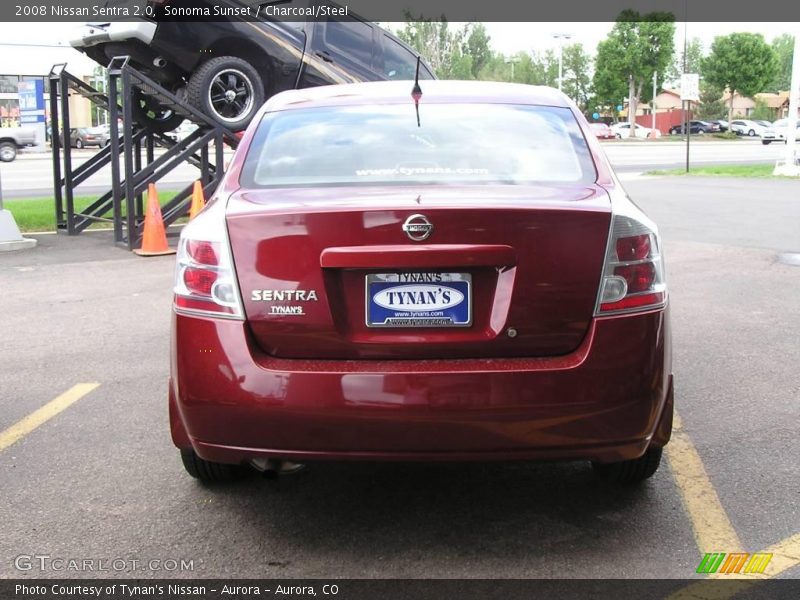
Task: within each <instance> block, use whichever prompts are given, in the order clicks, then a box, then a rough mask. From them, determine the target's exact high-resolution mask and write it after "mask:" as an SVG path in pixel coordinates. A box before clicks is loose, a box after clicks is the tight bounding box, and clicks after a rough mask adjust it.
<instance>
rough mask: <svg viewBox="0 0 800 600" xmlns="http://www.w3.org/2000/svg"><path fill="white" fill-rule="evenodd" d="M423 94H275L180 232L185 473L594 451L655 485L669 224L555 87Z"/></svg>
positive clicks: (621, 471)
mask: <svg viewBox="0 0 800 600" xmlns="http://www.w3.org/2000/svg"><path fill="white" fill-rule="evenodd" d="M413 85H414V84H413V82H385V83H384V82H382V83H363V84H354V85H339V86H329V87H321V88H316V89H308V90H295V91H289V92H284V93H281V94H278V95H277V96H275V97H273V98H272V99H270V100H269V101H268V102H267V104H266V105H265V106H264V107H263V108H262V110H261V113H260V114H259V115H258V116H257V118H256V119H254V120H253V122H252V123H251V125H250V127H249V128H248V130H247V132H246V134H245V135H244V138H243V139H242V143H241V145H240V146H239V148H238V150H237V152H236V155H235V157H234V158H233V160H232V162H231V164H230V167H229V169H228V171H227V173H226V175H225V178H224V181H223V182H222V183H221V184H220V186H219V188H218V189H217V191H216V192H215V194H214V196H213V198H212V199H211V200H210V202H209V204H208V206H207V207H206V209H205V210H204V211H203V212H202V213H201V214H200V215H199V216H198V217H196V218H195V219H194V220H193V221H192V222H191V223H189V224H188V225H187V226H186V227H185V228H184V230H183V233H182V236H181V240H180V243H179V250H178V259H177V261H178V263H177V270H176V281H175V301H174V316H173V326H172V359H171V378H170V385H169V406H170V421H171V428H172V437H173V441H174V443H175V444H176V446H177V447H178V448H179V449H180V451H181V455H182V457H183V462H184V465H185V466H186V469H187V471H188V472H189V473H190V474H191V475H193V476H195V477H198V478H200V479H202V480H206V481H214V480H221V479H227V478H230V477H234V476H236V475H237V474H239V473H240V472H241V471H242V470H243V469H245V468H249V467H250V466H255V467H256V468H257V469H259V470H274V471H279V472H280V471H289V470H293V469H294V468H295V467H296V466H297V465H298V464H300V463H308V462H310V461H313V460H318V459H336V460H347V459H357V460H402V461H414V460H422V461H454V460H480V461H484V460H589V461H592V463H593V464H594V465H595V467H596V469H597V471H598V473H600V474H601V475H603V476H606V477H608V478H611V479H613V480H616V481H621V482H633V481H640V480H643V479H646V478H648V477H650V476H651V475H652V474H653V473H654V472H655V471H656V469H657V468H658V465H659V462H660V459H661V452H662V448H663V447H664V445H665V444H666V443H667V442H668V441H669V438H670V433H671V429H672V412H673V392H672V361H671V342H670V327H669V307H668V296H667V288H666V282H665V278H664V263H663V258H662V248H661V240H660V237H659V234H658V231H657V228H656V226H655V224H654V223H653V222H652V221H651V220H650V219H648V218H647V217H646V216H645V215H644V214H643V213H642V212H641V211H640V210H639V209H638V208H637V207H636V206H635V205H634V204H633V203H632V202H631V201H630V200H629V199H628V198H627V196H626V194H625V192H624V190H623V189H622V188H621V186H620V183H619V181H618V180H617V178H616V176H615V175H614V173H613V171H612V170H611V168H610V166H609V164H608V161H607V159H606V158H605V156H604V154H603V152H602V150H601V149H600V147H599V145H598V143H597V141H596V139H595V136H594V135H593V133H592V131H591V129H590V128H589V126H588V124H587V123H586V121H585V120H584V118H583V117H582V116H581V114H580V113H579V111H578V110H577V109H576V107H575V106H574V105H573V104H572V102H571V101H570V100H569V99H567V98H566V96H564V95H563V94H561V93H560V92H558V91H555V90H552V89H549V88H540V87H531V86H521V85H513V84H501V83H486V82H447V81H425V82H423V85H422V88H423V89H422V94H421V95H420V94H419V93H414V94H413V96H412V93H411V92H412V87H413ZM417 91H418V90H417Z"/></svg>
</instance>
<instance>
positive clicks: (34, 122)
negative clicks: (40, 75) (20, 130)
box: [17, 79, 45, 149]
mask: <svg viewBox="0 0 800 600" xmlns="http://www.w3.org/2000/svg"><path fill="white" fill-rule="evenodd" d="M17 92H18V93H19V123H20V125H21V126H22V127H25V128H28V129H33V130H34V131H35V132H36V146H37V147H39V148H41V149H44V142H45V113H44V81H42V80H41V79H37V80H35V81H20V82H19V83H18V84H17Z"/></svg>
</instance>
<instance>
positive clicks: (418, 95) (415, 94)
mask: <svg viewBox="0 0 800 600" xmlns="http://www.w3.org/2000/svg"><path fill="white" fill-rule="evenodd" d="M421 61H422V57H421V56H417V74H416V76H415V77H414V88H413V89H412V90H411V97H412V98H413V99H414V108H416V110H417V127H421V125H420V123H419V101H420V100H421V99H422V88H421V87H419V65H420V62H421Z"/></svg>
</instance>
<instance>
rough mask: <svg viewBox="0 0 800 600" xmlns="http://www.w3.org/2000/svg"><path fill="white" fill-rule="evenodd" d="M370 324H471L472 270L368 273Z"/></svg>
mask: <svg viewBox="0 0 800 600" xmlns="http://www.w3.org/2000/svg"><path fill="white" fill-rule="evenodd" d="M366 292H367V304H366V309H367V327H469V326H470V325H471V324H472V276H471V275H470V274H469V273H373V274H371V275H367V281H366Z"/></svg>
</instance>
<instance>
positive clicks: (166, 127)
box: [131, 87, 183, 133]
mask: <svg viewBox="0 0 800 600" xmlns="http://www.w3.org/2000/svg"><path fill="white" fill-rule="evenodd" d="M132 100H133V102H132V103H131V108H132V111H133V120H134V121H136V122H137V123H139V125H141V126H142V127H144V128H145V129H147V130H148V131H151V132H153V133H166V132H168V131H172V130H173V129H175V128H176V127H178V125H180V124H181V123H183V117H182V116H180V115H178V114H175V113H174V112H173V111H172V110H170V109H168V108H164V107H163V106H161V104H159V103H158V101H157V100H156V99H155V98H153V97H152V96H148V95H146V94H144V93H143V92H142V90H140V89H139V88H137V87H135V88H133V98H132Z"/></svg>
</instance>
